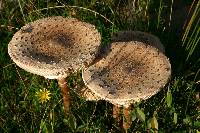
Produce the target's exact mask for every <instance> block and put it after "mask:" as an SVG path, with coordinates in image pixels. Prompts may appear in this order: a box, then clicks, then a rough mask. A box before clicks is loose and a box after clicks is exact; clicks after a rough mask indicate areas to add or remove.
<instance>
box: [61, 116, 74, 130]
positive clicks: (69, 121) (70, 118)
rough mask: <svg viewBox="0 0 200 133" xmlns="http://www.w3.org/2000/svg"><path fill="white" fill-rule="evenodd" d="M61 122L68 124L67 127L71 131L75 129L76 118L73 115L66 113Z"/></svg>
mask: <svg viewBox="0 0 200 133" xmlns="http://www.w3.org/2000/svg"><path fill="white" fill-rule="evenodd" d="M63 122H64V123H65V124H66V125H68V126H69V128H70V129H71V130H72V131H75V129H76V126H77V123H76V118H75V117H74V115H72V114H71V115H68V118H67V119H63Z"/></svg>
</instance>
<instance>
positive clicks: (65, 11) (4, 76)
mask: <svg viewBox="0 0 200 133" xmlns="http://www.w3.org/2000/svg"><path fill="white" fill-rule="evenodd" d="M48 16H64V17H75V18H78V19H80V20H82V21H85V22H89V23H91V24H94V25H95V26H96V27H97V29H98V30H99V32H100V33H101V35H102V46H105V45H106V44H108V43H109V42H110V39H111V37H112V35H113V34H114V33H116V32H117V31H120V30H140V31H146V32H149V33H152V34H154V35H157V36H158V37H159V38H160V40H161V42H162V43H163V45H164V46H165V49H166V56H168V57H169V59H170V62H171V65H172V77H171V79H170V81H169V83H168V84H167V85H166V86H165V88H163V89H162V90H161V91H160V92H159V93H158V94H156V95H155V96H153V97H151V98H150V99H148V100H146V101H141V102H140V103H136V104H135V105H134V106H135V109H133V110H132V111H131V116H132V121H133V122H132V125H131V127H130V129H128V132H156V131H157V130H158V131H159V132H194V133H198V132H199V131H200V52H199V50H200V46H199V44H200V26H199V25H200V1H199V0H193V1H192V0H185V1H181V0H171V1H167V0H166V1H165V0H132V1H131V0H118V1H117V0H113V1H112V0H102V1H97V0H84V1H82V0H69V1H67V2H66V1H65V0H51V1H50V0H1V1H0V26H1V27H0V132H2V133H3V132H20V133H23V132H36V133H37V132H39V133H40V132H91V133H93V132H95V133H96V132H97V133H98V132H99V133H104V132H105V133H106V132H112V133H117V132H121V129H120V127H119V125H118V123H116V122H115V120H114V119H113V118H112V105H111V104H110V103H108V102H105V101H99V102H88V101H86V100H85V99H84V98H81V97H79V96H78V95H77V94H76V93H75V92H74V91H73V90H74V89H75V88H76V87H77V86H79V84H80V82H81V78H80V77H81V75H80V74H73V75H71V76H70V78H69V79H68V84H69V86H70V89H71V93H72V97H73V98H72V103H71V108H70V113H69V116H68V117H65V116H64V110H63V104H62V97H61V93H60V90H59V88H58V85H57V82H56V81H54V80H47V79H45V78H43V77H40V76H37V75H33V74H31V73H28V72H26V71H24V70H22V69H21V68H19V67H17V66H16V65H15V64H14V63H13V62H12V60H11V59H10V57H9V55H8V53H7V47H8V43H9V41H10V40H11V38H12V36H13V34H14V33H15V32H16V31H17V30H18V29H20V27H22V26H23V25H25V24H26V23H28V22H31V21H34V20H37V19H39V18H44V17H48ZM43 88H46V89H47V90H49V91H50V93H51V94H50V97H51V98H50V100H49V101H47V102H45V103H41V102H40V100H39V98H38V96H37V95H36V93H37V92H39V90H40V89H43ZM157 124H158V127H157V126H155V125H157ZM155 128H156V129H157V130H156V129H155Z"/></svg>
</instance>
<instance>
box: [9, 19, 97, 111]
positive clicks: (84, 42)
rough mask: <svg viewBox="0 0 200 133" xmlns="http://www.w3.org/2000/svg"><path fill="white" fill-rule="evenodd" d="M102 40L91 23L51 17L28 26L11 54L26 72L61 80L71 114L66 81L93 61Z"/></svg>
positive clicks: (11, 46)
mask: <svg viewBox="0 0 200 133" xmlns="http://www.w3.org/2000/svg"><path fill="white" fill-rule="evenodd" d="M100 41H101V36H100V34H99V32H98V31H97V30H96V29H95V27H94V26H93V25H91V24H88V23H86V22H81V21H79V20H77V19H74V18H63V17H61V16H57V17H48V18H43V19H39V20H37V21H34V22H32V23H29V24H26V25H25V26H23V27H22V28H21V29H20V30H19V31H18V32H16V33H15V34H14V36H13V38H12V40H11V41H10V43H9V45H8V53H9V55H10V57H11V59H12V60H13V61H14V62H15V63H16V64H17V65H18V66H19V67H21V68H22V69H24V70H26V71H28V72H31V73H33V74H37V75H40V76H44V77H45V78H48V79H57V80H58V84H59V86H60V88H61V92H62V95H63V102H64V109H65V112H67V111H68V110H69V102H70V99H69V98H70V95H69V89H68V87H67V84H66V82H65V78H66V77H67V76H68V75H69V74H70V72H72V71H76V70H78V69H80V68H81V67H84V66H85V65H87V64H90V63H91V62H92V61H93V59H94V58H95V56H96V53H97V52H98V49H99V45H100Z"/></svg>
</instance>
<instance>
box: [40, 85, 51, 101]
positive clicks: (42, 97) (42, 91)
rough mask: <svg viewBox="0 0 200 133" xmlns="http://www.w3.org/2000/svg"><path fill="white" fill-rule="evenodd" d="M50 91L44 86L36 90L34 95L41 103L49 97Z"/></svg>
mask: <svg viewBox="0 0 200 133" xmlns="http://www.w3.org/2000/svg"><path fill="white" fill-rule="evenodd" d="M50 94H51V93H50V91H48V90H47V89H46V88H43V89H40V90H39V91H38V92H36V96H37V97H38V98H39V101H40V102H41V103H43V102H47V101H48V100H49V99H50V98H51V97H50V96H49V95H50Z"/></svg>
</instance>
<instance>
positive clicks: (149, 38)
mask: <svg viewBox="0 0 200 133" xmlns="http://www.w3.org/2000/svg"><path fill="white" fill-rule="evenodd" d="M129 41H139V42H143V43H145V44H148V45H151V46H153V47H155V48H157V49H159V50H160V51H161V52H163V53H165V48H164V46H163V44H162V43H161V42H160V39H159V38H158V37H156V36H154V35H152V34H149V33H147V32H142V31H119V32H117V33H116V34H115V35H114V36H113V37H112V42H129Z"/></svg>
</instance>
